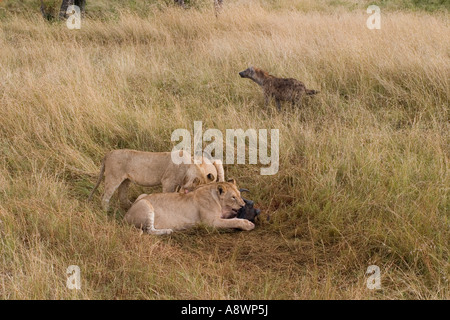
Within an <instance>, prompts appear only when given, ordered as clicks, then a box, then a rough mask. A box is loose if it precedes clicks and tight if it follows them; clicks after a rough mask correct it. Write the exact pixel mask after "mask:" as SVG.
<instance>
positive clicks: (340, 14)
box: [0, 1, 450, 299]
mask: <svg viewBox="0 0 450 320" xmlns="http://www.w3.org/2000/svg"><path fill="white" fill-rule="evenodd" d="M317 3H319V4H317ZM320 4H323V2H314V1H305V2H302V6H303V7H302V6H300V7H296V8H292V7H291V6H289V5H288V4H287V2H286V1H280V2H279V3H278V5H277V6H275V7H270V6H269V5H264V4H263V5H260V4H258V2H256V3H255V4H249V3H248V2H245V1H236V2H233V3H230V4H227V6H226V9H225V10H224V12H223V13H222V14H221V15H220V17H219V19H216V18H215V17H214V14H213V10H212V6H206V5H205V6H201V7H199V8H197V9H195V8H193V9H190V10H181V9H179V8H172V7H165V6H163V7H162V6H154V7H150V8H149V9H148V12H147V14H146V15H142V14H140V15H138V14H136V13H134V12H133V11H130V10H123V11H120V10H118V11H116V12H115V13H114V14H115V15H114V18H111V19H104V16H103V18H102V17H100V18H96V16H95V15H94V14H91V16H89V15H88V17H87V18H86V19H85V20H84V21H83V23H82V29H81V30H79V31H71V30H68V29H67V28H66V27H65V25H64V24H59V23H47V22H45V21H43V20H42V18H41V17H40V16H39V15H34V16H33V15H31V14H29V15H21V14H15V15H11V16H8V17H7V18H4V19H2V20H0V220H1V222H0V249H1V252H0V297H1V298H3V299H21V298H24V299H61V298H62V299H309V298H312V299H410V298H413V299H449V297H450V292H449V278H448V275H449V274H450V261H449V253H450V252H449V239H450V232H449V212H450V202H449V196H448V192H449V151H450V149H449V145H450V137H449V132H450V131H449V129H450V128H449V93H450V92H449V91H450V85H449V77H448V75H449V74H450V57H449V52H450V41H449V38H448V35H449V34H450V28H449V25H448V22H447V21H448V13H446V12H440V13H433V14H431V13H423V12H400V11H395V12H394V11H391V12H385V13H383V20H382V29H381V30H378V31H374V30H368V29H367V28H366V26H365V21H366V19H367V14H366V13H365V10H360V9H354V10H351V11H349V10H346V9H341V10H338V11H337V12H332V11H331V10H325V9H323V8H321V7H320V8H319V5H320ZM350 4H351V3H350ZM250 63H251V64H253V65H255V66H259V67H261V68H263V69H266V70H267V71H269V72H270V73H272V74H275V75H279V76H285V77H295V78H298V79H299V80H302V81H304V82H305V83H306V85H307V86H308V87H309V88H313V89H317V90H320V91H321V93H320V94H319V95H318V96H316V97H315V98H314V99H312V100H311V101H310V102H309V103H308V104H307V105H305V106H304V107H302V108H301V109H299V110H292V109H291V108H290V107H289V106H288V105H285V106H284V108H285V110H284V111H283V112H280V113H276V112H275V111H274V110H265V109H264V108H263V107H262V105H263V98H262V94H261V92H260V90H259V88H258V87H257V86H256V85H255V84H254V83H251V82H250V81H248V80H243V79H240V78H239V76H238V72H239V71H241V70H243V69H245V68H246V67H247V66H248V64H250ZM195 120H201V121H203V127H204V129H206V128H217V129H220V130H222V131H223V132H225V129H227V128H243V129H244V130H245V129H247V128H256V129H258V128H267V129H270V128H278V129H279V130H280V138H281V141H280V171H279V173H278V174H276V175H274V176H260V175H259V174H258V173H259V169H258V168H257V167H255V166H251V165H236V166H227V168H226V169H227V175H228V176H232V177H235V178H237V180H238V182H240V185H241V186H242V187H246V188H249V189H250V190H251V191H252V193H251V198H252V199H254V200H255V202H256V203H257V205H258V207H260V208H261V209H262V210H263V219H262V221H261V222H260V223H259V224H258V226H257V228H256V229H255V231H252V232H249V233H245V232H234V231H233V232H230V231H215V230H210V229H208V228H203V227H200V228H197V229H194V230H191V231H186V232H180V233H176V234H174V235H172V236H170V237H153V236H147V235H140V234H139V232H138V231H136V230H135V229H133V228H131V227H129V226H127V225H125V224H123V223H122V221H121V217H122V215H123V214H124V213H123V212H122V211H120V210H118V209H117V210H116V211H115V212H113V214H110V215H108V216H107V215H106V214H104V213H103V212H102V210H101V207H100V203H99V194H100V193H99V192H98V193H97V194H96V197H95V198H94V201H93V202H91V203H86V199H87V195H88V194H89V192H90V191H91V189H92V186H93V184H94V183H95V180H96V175H97V174H98V170H99V166H100V162H101V159H102V157H103V156H104V154H105V153H106V152H107V151H108V150H111V149H116V148H133V149H139V150H152V151H167V150H170V149H171V148H172V145H173V144H172V143H171V142H170V135H171V132H172V131H173V130H174V129H176V128H187V129H190V130H192V127H193V122H194V121H195ZM142 190H143V189H142V188H138V187H135V188H134V189H133V194H132V195H133V196H137V194H138V193H139V192H140V191H142ZM100 191H101V190H100ZM116 207H117V206H116ZM268 216H270V220H269V221H266V218H267V217H268ZM72 264H75V265H79V266H80V268H81V270H82V275H81V276H82V290H80V291H76V292H74V291H70V290H68V289H67V288H66V274H65V271H66V268H67V267H68V266H69V265H72ZM371 264H376V265H378V266H379V267H380V268H381V276H382V290H380V291H370V290H368V289H367V288H366V286H365V281H366V279H367V278H366V277H365V271H366V269H367V267H368V266H369V265H371Z"/></svg>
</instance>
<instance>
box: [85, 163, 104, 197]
mask: <svg viewBox="0 0 450 320" xmlns="http://www.w3.org/2000/svg"><path fill="white" fill-rule="evenodd" d="M105 160H106V156H105V157H104V158H103V160H102V168H101V169H100V174H99V175H98V179H97V184H96V185H95V187H94V189H92V191H91V194H90V195H89V198H88V200H87V201H91V199H92V196H93V195H94V192H95V190H97V188H98V186H99V185H100V182H102V178H103V175H104V174H105Z"/></svg>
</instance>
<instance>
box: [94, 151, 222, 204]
mask: <svg viewBox="0 0 450 320" xmlns="http://www.w3.org/2000/svg"><path fill="white" fill-rule="evenodd" d="M176 152H178V151H176ZM179 152H180V153H179V155H180V156H181V157H182V158H183V159H184V160H186V161H184V162H186V163H188V162H189V161H190V160H191V157H190V155H188V154H187V153H184V152H182V151H179ZM171 154H172V153H171V152H143V151H136V150H128V149H123V150H114V151H111V152H109V153H108V154H106V156H105V157H104V158H103V162H102V167H101V170H100V174H99V177H98V180H97V184H96V185H95V187H94V189H93V190H92V192H91V194H90V195H89V198H88V201H89V200H91V199H92V196H93V194H94V192H95V190H96V189H97V187H98V186H99V185H100V182H101V181H102V178H103V175H105V192H104V194H103V198H102V205H103V208H104V209H105V210H107V209H108V207H109V200H110V199H111V197H112V195H113V193H114V192H115V190H116V189H117V188H119V191H118V192H119V200H120V203H121V205H122V206H123V207H125V208H129V206H130V204H131V203H130V202H129V200H128V186H129V184H130V182H134V183H136V184H138V185H141V186H145V187H153V186H157V185H161V184H162V188H163V192H174V191H175V188H176V187H177V186H181V187H183V189H185V190H188V191H190V190H193V189H194V188H195V187H197V186H198V185H200V184H204V183H207V182H211V181H215V180H216V178H219V180H220V179H223V178H224V177H223V167H222V164H221V163H216V162H213V163H211V162H203V163H202V164H193V163H192V164H184V163H181V164H175V163H173V162H172V156H171ZM214 169H216V170H215V171H214Z"/></svg>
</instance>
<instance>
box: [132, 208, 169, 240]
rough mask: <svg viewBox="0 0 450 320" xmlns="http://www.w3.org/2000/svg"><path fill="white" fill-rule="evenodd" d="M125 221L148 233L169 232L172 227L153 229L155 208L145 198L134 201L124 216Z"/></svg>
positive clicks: (159, 233) (160, 233)
mask: <svg viewBox="0 0 450 320" xmlns="http://www.w3.org/2000/svg"><path fill="white" fill-rule="evenodd" d="M124 219H125V221H126V222H128V223H130V224H133V225H134V226H136V227H137V228H141V229H143V230H144V231H145V232H147V233H148V234H154V235H162V234H171V233H172V232H173V230H172V229H155V210H154V208H153V206H152V204H151V203H150V201H148V200H147V199H141V200H138V201H136V202H135V203H134V204H133V206H132V207H131V208H130V210H128V212H127V213H126V215H125V217H124Z"/></svg>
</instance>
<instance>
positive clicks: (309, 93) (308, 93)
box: [306, 89, 320, 96]
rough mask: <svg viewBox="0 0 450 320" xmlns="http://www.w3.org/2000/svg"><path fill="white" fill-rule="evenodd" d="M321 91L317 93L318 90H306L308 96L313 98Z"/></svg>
mask: <svg viewBox="0 0 450 320" xmlns="http://www.w3.org/2000/svg"><path fill="white" fill-rule="evenodd" d="M319 92H320V91H317V90H312V89H306V94H307V95H308V96H313V95H315V94H318V93H319Z"/></svg>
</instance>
